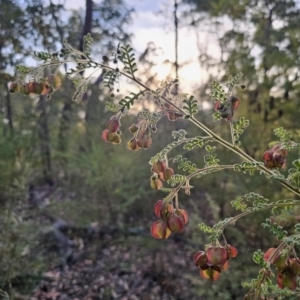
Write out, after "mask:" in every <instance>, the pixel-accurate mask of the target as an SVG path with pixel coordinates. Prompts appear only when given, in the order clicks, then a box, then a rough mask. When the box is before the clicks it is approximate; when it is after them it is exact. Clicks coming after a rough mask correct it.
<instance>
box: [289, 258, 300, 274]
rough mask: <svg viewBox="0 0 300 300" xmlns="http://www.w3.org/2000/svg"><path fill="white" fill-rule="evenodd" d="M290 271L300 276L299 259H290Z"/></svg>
mask: <svg viewBox="0 0 300 300" xmlns="http://www.w3.org/2000/svg"><path fill="white" fill-rule="evenodd" d="M288 263H289V265H290V269H291V270H292V272H293V274H295V275H297V276H300V259H299V258H290V259H289V261H288Z"/></svg>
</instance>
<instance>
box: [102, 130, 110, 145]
mask: <svg viewBox="0 0 300 300" xmlns="http://www.w3.org/2000/svg"><path fill="white" fill-rule="evenodd" d="M109 133H110V131H109V130H108V129H104V130H103V132H102V139H103V140H104V141H105V142H108V140H107V137H108V134H109Z"/></svg>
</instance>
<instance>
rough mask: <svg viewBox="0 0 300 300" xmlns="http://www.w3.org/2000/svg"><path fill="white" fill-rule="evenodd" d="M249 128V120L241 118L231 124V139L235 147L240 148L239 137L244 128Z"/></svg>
mask: <svg viewBox="0 0 300 300" xmlns="http://www.w3.org/2000/svg"><path fill="white" fill-rule="evenodd" d="M248 126H249V120H246V119H245V118H244V117H241V118H240V119H239V120H238V121H236V122H234V123H233V137H234V143H235V145H236V146H238V147H239V146H240V141H239V139H240V136H241V135H242V134H243V132H244V130H245V128H247V127H248Z"/></svg>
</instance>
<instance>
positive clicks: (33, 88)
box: [27, 81, 43, 95]
mask: <svg viewBox="0 0 300 300" xmlns="http://www.w3.org/2000/svg"><path fill="white" fill-rule="evenodd" d="M27 88H28V91H29V93H30V94H37V95H40V94H41V93H42V91H43V86H42V84H40V83H38V82H35V81H33V82H29V83H28V84H27Z"/></svg>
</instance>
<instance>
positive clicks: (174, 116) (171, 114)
mask: <svg viewBox="0 0 300 300" xmlns="http://www.w3.org/2000/svg"><path fill="white" fill-rule="evenodd" d="M167 117H168V119H169V121H176V120H178V119H180V118H182V114H178V113H176V112H168V113H167Z"/></svg>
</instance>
